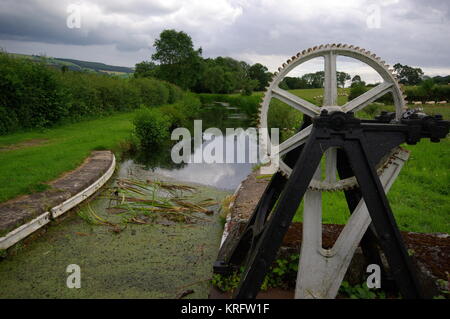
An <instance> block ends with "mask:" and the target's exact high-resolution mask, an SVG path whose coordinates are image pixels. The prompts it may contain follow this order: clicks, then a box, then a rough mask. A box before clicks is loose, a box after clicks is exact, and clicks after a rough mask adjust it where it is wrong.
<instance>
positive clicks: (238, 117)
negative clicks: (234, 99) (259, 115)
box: [199, 103, 250, 134]
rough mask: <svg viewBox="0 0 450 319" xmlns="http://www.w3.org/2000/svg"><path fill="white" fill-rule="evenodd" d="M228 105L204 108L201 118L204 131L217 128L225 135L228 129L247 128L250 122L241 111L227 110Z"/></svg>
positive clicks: (206, 106) (208, 105) (213, 104)
mask: <svg viewBox="0 0 450 319" xmlns="http://www.w3.org/2000/svg"><path fill="white" fill-rule="evenodd" d="M227 106H228V105H227V104H226V103H223V104H218V103H212V104H207V105H205V106H204V108H203V110H202V111H201V114H200V116H199V118H201V119H202V121H203V123H202V124H203V130H205V129H207V128H209V127H216V128H218V129H220V130H222V132H223V133H224V134H225V129H226V128H238V127H242V128H244V129H245V128H247V127H248V125H249V123H250V121H249V120H248V118H247V116H246V115H245V114H244V113H242V111H240V110H239V109H234V108H227Z"/></svg>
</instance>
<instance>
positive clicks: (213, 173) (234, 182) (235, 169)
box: [127, 103, 256, 190]
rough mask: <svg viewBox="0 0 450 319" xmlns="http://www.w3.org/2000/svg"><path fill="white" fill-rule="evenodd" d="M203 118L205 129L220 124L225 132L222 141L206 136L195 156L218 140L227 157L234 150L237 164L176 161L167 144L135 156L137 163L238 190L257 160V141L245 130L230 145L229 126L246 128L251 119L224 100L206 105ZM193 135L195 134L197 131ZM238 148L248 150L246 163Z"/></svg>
mask: <svg viewBox="0 0 450 319" xmlns="http://www.w3.org/2000/svg"><path fill="white" fill-rule="evenodd" d="M200 118H201V119H202V120H203V131H205V130H206V129H207V128H209V127H216V128H219V129H220V130H221V131H222V133H223V136H222V137H221V139H222V140H221V141H219V140H214V139H212V140H209V137H208V136H203V137H204V142H203V145H202V147H197V148H195V149H193V155H192V156H196V155H197V156H198V154H199V153H200V154H201V153H202V150H203V149H204V148H205V146H207V145H208V144H209V143H217V144H216V145H223V158H224V159H226V158H227V151H228V156H229V157H230V155H231V154H230V151H232V152H233V155H234V159H235V160H234V161H233V163H212V164H207V163H188V164H186V163H181V164H175V163H173V161H172V159H171V156H170V150H171V147H170V146H166V147H164V148H162V149H161V150H158V151H153V152H147V153H141V154H137V155H136V156H135V157H134V158H133V162H134V163H136V164H141V165H143V166H144V167H146V168H147V169H152V170H153V171H154V172H155V173H157V174H158V175H162V176H166V177H168V178H170V179H175V180H178V181H183V182H192V183H199V184H204V185H208V186H213V187H217V188H220V189H227V190H234V189H235V188H236V187H237V186H238V185H239V183H240V182H241V181H242V180H243V179H244V178H245V177H246V176H247V175H248V174H249V173H250V172H251V170H252V166H253V165H254V163H252V162H251V161H252V160H251V157H250V154H249V150H251V149H252V148H253V149H256V141H255V140H252V139H250V138H249V137H248V136H246V135H245V133H241V134H244V135H240V136H238V137H237V138H234V140H232V139H230V138H229V139H228V147H227V142H226V140H227V139H226V128H243V129H246V128H247V127H248V126H249V124H250V121H249V120H248V118H247V117H246V115H245V114H243V113H241V112H240V110H239V109H238V108H236V107H231V106H228V105H226V104H225V105H224V104H223V103H222V104H211V105H207V106H204V107H203V111H202V113H201V115H200ZM191 134H192V136H193V132H192V133H191ZM230 141H231V143H232V145H231V144H230ZM210 146H211V145H210ZM238 150H240V151H244V150H245V159H244V160H243V162H242V163H237V161H238V160H239V158H238V156H237V154H238ZM241 161H242V158H241ZM127 164H130V163H127Z"/></svg>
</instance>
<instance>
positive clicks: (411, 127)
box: [214, 111, 449, 298]
mask: <svg viewBox="0 0 450 319" xmlns="http://www.w3.org/2000/svg"><path fill="white" fill-rule="evenodd" d="M391 121H392V114H387V113H383V114H382V115H381V116H379V117H378V118H377V120H374V121H361V120H359V119H356V118H354V116H353V114H352V113H347V114H346V113H342V112H334V113H332V114H331V115H329V114H328V113H327V112H326V111H323V112H322V113H321V115H320V116H318V117H316V118H314V119H313V130H312V132H311V135H310V137H309V138H308V141H307V143H306V144H305V145H302V146H301V147H298V148H297V149H295V150H293V151H291V152H290V153H288V154H287V155H286V157H285V159H284V160H285V162H286V163H287V164H288V165H290V166H291V167H293V170H292V173H291V175H290V177H289V179H286V178H285V177H284V176H282V175H281V174H280V173H279V172H278V173H276V174H274V176H273V177H272V179H271V181H270V183H269V185H268V186H267V187H266V190H265V192H264V194H263V196H262V197H261V199H260V201H259V203H258V205H257V207H256V208H255V210H254V212H253V214H252V216H251V218H250V220H249V222H248V223H247V225H246V228H245V230H244V232H243V234H242V235H241V237H240V239H239V241H238V242H237V244H236V245H235V246H234V249H232V250H231V253H229V254H228V256H226V260H218V261H216V263H215V266H214V271H215V272H216V273H225V272H227V271H231V270H232V269H235V268H236V266H239V265H241V264H243V263H244V262H245V265H246V266H245V270H244V272H243V274H242V277H241V282H240V285H239V287H238V289H237V291H236V292H235V295H234V297H235V298H255V297H256V295H257V293H258V291H259V289H260V286H261V284H262V281H263V279H264V276H265V274H266V273H267V271H268V270H269V267H270V266H271V264H272V263H273V262H274V259H275V258H276V253H277V251H278V249H279V247H280V246H281V244H282V241H283V238H284V236H285V234H286V232H287V230H288V228H289V226H290V224H291V222H292V218H293V217H294V215H295V213H296V210H297V208H298V206H299V204H300V202H301V200H302V198H303V196H304V194H305V192H306V190H307V189H308V186H309V184H310V182H311V179H312V178H313V175H314V172H315V171H316V169H317V167H318V165H319V164H320V160H321V158H322V156H323V153H324V152H325V151H326V150H327V149H328V148H330V147H337V148H339V149H340V151H339V152H338V173H339V174H340V176H341V178H345V177H348V176H353V175H354V176H355V177H356V179H357V181H358V184H359V189H358V190H357V191H351V192H350V191H349V192H346V194H345V195H346V200H347V203H348V206H349V208H350V211H353V209H354V208H355V207H356V205H357V203H358V202H359V200H360V199H361V197H362V198H364V200H365V203H366V205H367V208H368V211H369V214H370V216H371V218H372V225H373V231H371V232H367V233H366V235H365V237H364V240H363V244H364V245H363V246H365V251H366V252H367V254H369V255H370V256H371V258H372V259H375V260H377V261H378V262H381V259H380V257H379V256H378V254H377V251H376V247H375V244H377V245H378V244H379V246H380V247H381V249H382V250H383V252H384V254H385V256H386V259H387V261H388V264H389V269H390V273H391V274H392V276H393V277H394V278H395V281H396V283H397V287H398V288H399V290H400V293H401V294H402V296H403V297H404V298H420V297H424V294H423V291H422V289H421V287H420V284H419V281H418V279H417V274H416V270H415V269H414V267H413V265H412V263H411V261H410V258H409V256H408V253H407V251H406V249H405V246H404V244H403V241H402V236H401V234H400V231H399V230H398V227H397V225H396V222H395V219H394V217H393V214H392V211H391V208H390V206H389V203H388V200H387V198H386V195H385V192H384V189H383V187H382V185H381V182H380V180H379V177H378V175H377V172H376V165H377V164H378V163H379V162H380V160H381V159H382V158H383V157H384V156H386V155H387V154H389V152H390V151H391V150H392V149H393V148H395V147H397V146H398V145H400V144H402V143H404V142H407V143H409V144H415V143H417V142H418V141H419V140H420V138H422V137H429V138H430V139H431V140H432V141H433V142H438V141H439V139H440V138H443V137H445V136H446V135H447V133H448V130H449V122H447V121H443V120H442V117H439V116H436V117H429V116H425V117H424V116H420V117H419V116H417V115H413V116H412V117H411V118H408V119H404V120H402V121H401V123H394V124H391V123H390V122H391ZM219 255H220V254H219Z"/></svg>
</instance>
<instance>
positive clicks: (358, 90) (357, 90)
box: [348, 84, 369, 101]
mask: <svg viewBox="0 0 450 319" xmlns="http://www.w3.org/2000/svg"><path fill="white" fill-rule="evenodd" d="M368 90H369V89H368V88H367V87H365V86H364V85H361V84H357V85H354V86H352V87H351V89H350V93H349V95H348V100H349V101H351V100H354V99H356V98H357V97H358V96H360V95H362V94H364V93H366V92H367V91H368Z"/></svg>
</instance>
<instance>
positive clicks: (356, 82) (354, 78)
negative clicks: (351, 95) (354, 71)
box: [350, 75, 366, 87]
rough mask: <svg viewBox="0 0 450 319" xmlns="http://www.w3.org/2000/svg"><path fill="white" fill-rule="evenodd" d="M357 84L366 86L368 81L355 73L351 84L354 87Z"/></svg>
mask: <svg viewBox="0 0 450 319" xmlns="http://www.w3.org/2000/svg"><path fill="white" fill-rule="evenodd" d="M356 85H362V86H366V82H364V81H363V80H362V79H361V77H360V76H359V75H355V76H354V77H353V78H352V84H351V85H350V87H354V86H356Z"/></svg>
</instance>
